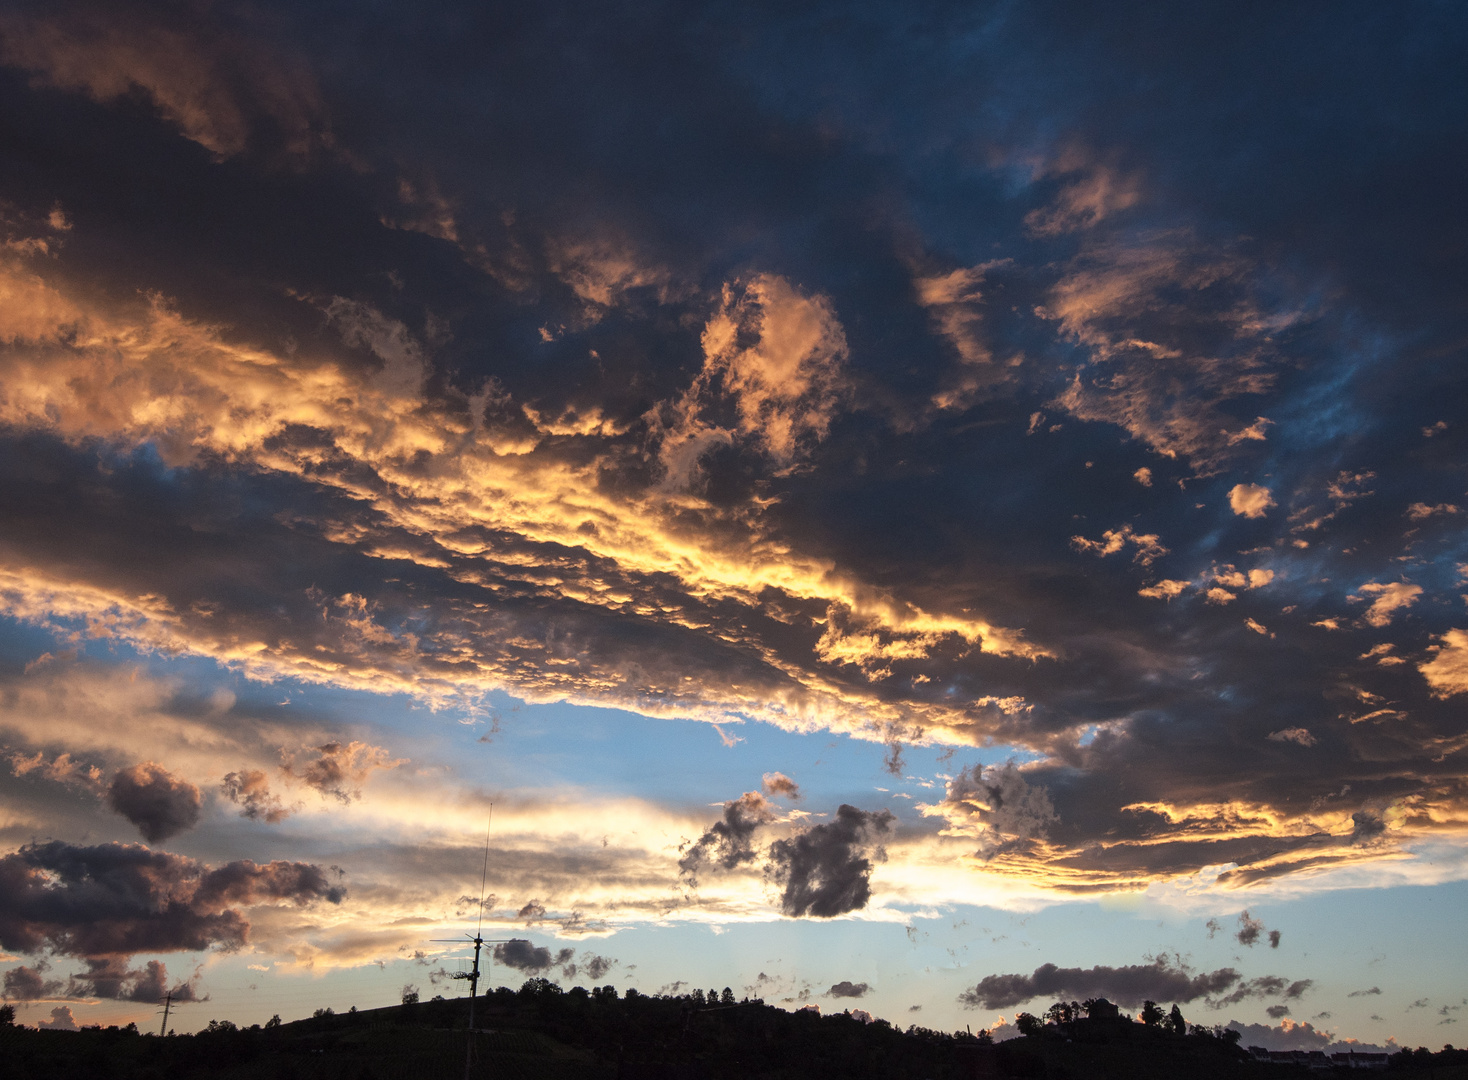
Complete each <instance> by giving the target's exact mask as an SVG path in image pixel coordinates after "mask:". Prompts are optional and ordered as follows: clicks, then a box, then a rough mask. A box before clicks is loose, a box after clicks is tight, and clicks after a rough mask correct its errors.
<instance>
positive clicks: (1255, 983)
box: [1209, 975, 1315, 1008]
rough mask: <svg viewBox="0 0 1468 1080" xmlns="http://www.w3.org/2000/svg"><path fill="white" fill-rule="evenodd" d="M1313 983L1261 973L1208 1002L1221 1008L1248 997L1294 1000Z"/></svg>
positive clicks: (1311, 981)
mask: <svg viewBox="0 0 1468 1080" xmlns="http://www.w3.org/2000/svg"><path fill="white" fill-rule="evenodd" d="M1314 985H1315V982H1314V980H1313V979H1296V980H1295V981H1294V982H1291V981H1290V980H1288V979H1282V978H1280V977H1279V976H1278V975H1261V976H1259V977H1258V978H1257V979H1246V980H1244V981H1242V982H1240V983H1239V984H1238V985H1237V986H1236V987H1234V988H1233V990H1231V991H1230V992H1229V993H1227V994H1225V995H1223V996H1222V997H1220V998H1218V999H1217V1000H1215V1001H1212V1002H1210V1003H1209V1004H1210V1005H1211V1006H1212V1007H1213V1008H1222V1007H1223V1006H1225V1005H1237V1004H1238V1003H1239V1002H1241V1001H1245V1000H1247V999H1249V998H1264V997H1281V996H1283V997H1284V998H1285V999H1286V1000H1289V1001H1294V1000H1297V999H1299V998H1301V997H1303V996H1304V995H1305V993H1306V992H1307V991H1308V990H1309V989H1310V988H1311V987H1312V986H1314Z"/></svg>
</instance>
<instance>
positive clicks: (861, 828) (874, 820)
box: [769, 803, 896, 919]
mask: <svg viewBox="0 0 1468 1080" xmlns="http://www.w3.org/2000/svg"><path fill="white" fill-rule="evenodd" d="M894 820H896V819H895V818H894V817H893V815H892V813H891V811H888V810H883V811H881V812H876V813H874V812H870V811H866V810H858V809H857V808H856V807H854V806H848V805H847V804H845V803H842V804H841V805H840V806H839V807H837V808H836V820H835V821H832V822H829V823H827V824H825V825H813V826H811V827H810V828H809V829H806V830H805V831H804V832H800V833H797V834H796V835H794V836H792V837H790V838H789V839H787V840H776V841H775V842H774V843H773V844H771V845H770V853H769V873H770V875H771V877H772V878H773V879H774V880H775V882H776V883H777V884H779V885H780V886H781V893H780V910H781V911H783V912H784V913H785V914H786V915H790V916H793V917H796V918H799V917H801V916H806V915H813V916H815V917H817V918H821V919H829V918H833V917H835V916H837V915H844V914H846V913H847V912H849V911H859V910H861V909H862V908H864V907H866V906H867V901H868V900H870V899H871V896H872V887H871V879H872V860H873V859H876V860H878V861H880V860H881V859H883V858H885V857H886V853H885V851H884V850H883V848H882V847H881V845H880V841H881V839H882V838H883V837H884V836H886V835H887V834H888V833H890V831H891V829H892V822H893V821H894Z"/></svg>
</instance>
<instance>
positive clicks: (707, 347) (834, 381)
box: [656, 274, 847, 490]
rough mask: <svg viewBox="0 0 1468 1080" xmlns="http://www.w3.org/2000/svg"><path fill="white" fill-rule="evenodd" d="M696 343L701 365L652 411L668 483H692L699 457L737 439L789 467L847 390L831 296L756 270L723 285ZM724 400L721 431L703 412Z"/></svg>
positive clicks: (819, 434) (826, 425)
mask: <svg viewBox="0 0 1468 1080" xmlns="http://www.w3.org/2000/svg"><path fill="white" fill-rule="evenodd" d="M701 340H702V345H703V351H704V366H703V370H702V371H701V372H700V373H699V375H698V377H697V378H695V379H694V381H693V383H692V384H691V385H690V386H689V388H688V389H687V391H685V393H684V394H683V396H682V398H681V399H680V400H679V401H677V402H676V403H672V404H670V405H668V406H666V407H665V408H664V409H663V410H662V411H661V412H660V413H659V414H658V416H657V417H656V419H657V422H658V423H659V424H660V425H661V426H662V427H663V428H664V429H665V430H666V434H665V435H664V437H663V440H662V451H661V455H660V456H661V460H662V464H663V467H664V469H665V470H666V472H667V483H668V484H669V485H670V487H672V488H673V489H675V490H682V489H687V488H689V487H690V486H691V485H692V484H693V483H694V482H695V480H696V476H697V469H698V467H699V462H700V460H701V458H702V457H703V455H704V454H705V453H707V452H708V450H710V449H712V448H713V447H715V446H718V445H720V444H727V443H728V442H730V440H732V439H733V438H734V437H735V436H738V437H741V438H744V439H747V440H749V441H750V442H752V443H754V444H756V445H758V446H760V447H762V448H763V449H764V450H765V451H766V452H767V453H768V454H769V455H770V456H771V457H772V458H773V459H774V460H775V462H776V463H778V464H779V465H781V466H786V467H788V466H791V465H793V464H794V463H795V462H796V460H797V459H798V458H799V457H800V456H801V455H802V454H803V453H804V452H805V451H806V450H807V449H808V448H809V447H810V446H811V445H812V444H814V443H817V442H819V441H820V440H822V439H824V438H825V437H826V433H827V432H828V431H829V429H830V426H831V421H832V419H833V418H834V416H835V414H836V410H837V407H838V405H839V404H840V402H841V399H842V396H843V393H844V376H843V368H844V366H845V363H846V355H847V346H846V337H845V335H844V334H843V332H842V329H841V323H840V321H839V320H838V319H837V318H836V313H835V311H834V310H833V309H832V307H831V305H830V303H829V301H828V300H826V299H825V298H823V297H819V296H814V297H810V296H804V295H802V294H801V293H800V292H799V291H798V290H797V289H795V288H794V287H793V286H792V285H791V284H790V282H788V281H787V280H785V279H784V278H782V277H779V276H776V275H772V274H761V275H758V276H756V277H754V278H753V279H751V280H750V281H748V282H747V283H745V284H743V285H742V286H734V285H728V286H725V288H724V294H723V301H722V304H721V305H720V309H719V311H718V312H717V313H716V314H715V315H714V316H713V317H712V318H711V319H710V320H709V321H708V324H707V325H706V326H705V327H704V331H703V337H702V339H701ZM721 401H726V402H728V403H730V404H731V405H732V407H733V416H732V418H731V421H730V423H729V426H727V427H726V426H721V425H719V424H716V423H714V422H712V421H710V420H708V419H706V418H705V417H706V415H708V414H711V413H713V412H714V411H716V409H717V406H718V404H719V403H720V402H721Z"/></svg>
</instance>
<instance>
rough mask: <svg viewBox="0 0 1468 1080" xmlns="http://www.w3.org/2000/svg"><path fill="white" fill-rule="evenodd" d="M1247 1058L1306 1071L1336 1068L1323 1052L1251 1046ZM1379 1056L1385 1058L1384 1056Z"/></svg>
mask: <svg viewBox="0 0 1468 1080" xmlns="http://www.w3.org/2000/svg"><path fill="white" fill-rule="evenodd" d="M1249 1056H1250V1057H1252V1058H1253V1059H1254V1060H1255V1061H1268V1062H1270V1063H1271V1064H1274V1065H1303V1066H1304V1067H1305V1068H1307V1069H1333V1068H1335V1066H1336V1062H1334V1061H1332V1060H1331V1059H1330V1058H1328V1057H1326V1056H1325V1051H1323V1050H1266V1049H1264V1047H1262V1046H1251V1047H1249ZM1336 1056H1337V1057H1339V1056H1341V1055H1336ZM1381 1056H1382V1057H1383V1058H1385V1057H1386V1055H1385V1054H1383V1055H1381ZM1383 1067H1385V1066H1383Z"/></svg>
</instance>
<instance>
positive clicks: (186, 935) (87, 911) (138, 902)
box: [0, 840, 344, 957]
mask: <svg viewBox="0 0 1468 1080" xmlns="http://www.w3.org/2000/svg"><path fill="white" fill-rule="evenodd" d="M343 896H344V890H342V889H341V888H339V887H337V886H332V885H329V884H328V883H327V880H326V875H325V874H323V873H322V871H321V869H320V868H319V867H316V866H311V865H309V864H306V863H298V862H285V861H276V862H271V863H265V864H259V863H254V862H250V861H248V860H241V861H237V862H231V863H226V864H223V865H221V866H218V867H213V868H211V867H209V866H206V865H205V864H203V863H200V862H197V861H195V860H193V859H188V858H184V857H183V856H181V855H172V854H169V853H167V852H162V851H150V850H149V849H148V848H146V847H143V846H142V845H140V844H100V845H97V846H95V847H78V846H74V845H71V844H66V843H63V842H61V841H59V840H54V841H51V842H49V843H44V844H27V845H26V846H24V847H22V848H21V849H20V850H19V851H16V852H13V853H11V854H9V855H6V856H4V857H3V858H0V946H4V947H5V948H7V949H13V950H15V951H17V952H23V953H34V952H36V951H37V950H39V949H41V948H43V947H49V948H51V949H53V950H55V951H56V952H58V953H64V954H66V955H70V956H80V957H124V956H131V955H133V954H134V953H139V952H177V951H201V950H203V949H207V948H209V947H210V946H211V945H219V946H221V947H223V948H227V949H228V948H238V947H239V946H241V945H243V944H245V943H246V942H247V941H248V940H249V933H250V923H249V920H248V919H247V918H246V917H245V915H244V914H243V912H242V910H241V909H243V908H249V907H254V906H256V905H274V904H281V903H289V904H293V905H295V906H297V907H303V906H306V905H309V904H312V903H315V902H317V901H320V900H325V901H327V902H329V903H340V901H341V899H342V897H343Z"/></svg>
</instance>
